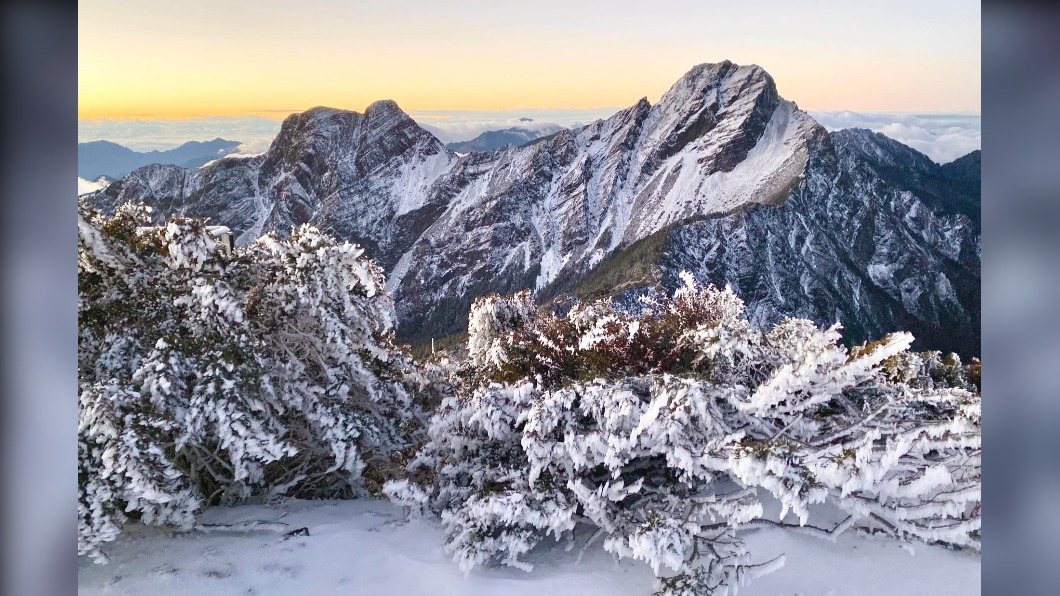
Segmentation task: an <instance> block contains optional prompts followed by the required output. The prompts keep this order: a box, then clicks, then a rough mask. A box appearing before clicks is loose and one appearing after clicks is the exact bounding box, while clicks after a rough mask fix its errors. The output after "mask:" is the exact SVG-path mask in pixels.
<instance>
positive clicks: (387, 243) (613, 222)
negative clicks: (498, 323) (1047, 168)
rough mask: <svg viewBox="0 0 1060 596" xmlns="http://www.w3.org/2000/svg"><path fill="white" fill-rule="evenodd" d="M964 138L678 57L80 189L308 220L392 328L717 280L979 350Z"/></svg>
mask: <svg viewBox="0 0 1060 596" xmlns="http://www.w3.org/2000/svg"><path fill="white" fill-rule="evenodd" d="M977 164H978V157H977V156H976V155H971V156H966V157H965V158H961V160H957V162H954V163H953V164H946V165H943V166H939V165H937V164H934V163H933V162H931V160H930V159H927V158H926V156H924V155H923V154H921V153H919V152H917V151H915V150H913V149H911V148H909V147H906V146H905V145H902V144H901V143H897V142H896V141H893V140H891V139H889V138H888V137H885V136H883V135H878V134H877V133H872V132H870V131H866V130H858V129H851V130H844V131H837V132H834V133H831V134H830V133H828V132H827V131H826V130H825V129H824V128H823V127H821V126H820V125H818V124H817V123H816V122H815V121H814V120H813V118H812V117H810V116H809V115H808V114H806V113H805V112H802V111H801V110H799V109H798V107H797V106H796V105H795V104H794V103H793V102H790V101H787V100H784V99H783V98H781V97H780V96H779V95H778V94H777V91H776V86H775V83H774V82H773V79H772V77H770V76H769V75H768V73H766V72H765V71H764V70H762V69H761V68H760V67H758V66H753V65H752V66H738V65H735V64H732V63H731V62H728V61H724V62H720V63H716V64H701V65H698V66H696V67H694V68H692V69H691V70H690V71H689V72H688V73H686V74H685V75H684V76H683V77H682V78H681V79H680V80H678V81H677V82H676V83H675V84H674V85H673V86H672V87H671V88H670V90H669V91H667V92H666V93H665V94H664V95H663V96H662V98H660V100H659V102H658V103H656V104H655V105H651V104H650V103H649V102H648V101H647V100H646V99H642V100H641V101H639V102H638V103H637V104H635V105H634V106H632V107H630V108H628V109H626V110H622V111H620V112H618V113H616V114H615V115H614V116H611V117H610V118H607V119H604V120H598V121H596V122H593V123H591V124H589V125H588V126H585V127H583V128H580V129H578V130H576V131H572V130H561V131H559V132H557V133H555V134H553V135H551V136H549V137H546V138H543V139H540V140H538V141H536V142H533V143H530V144H527V145H522V146H508V147H506V148H503V149H495V150H492V151H487V152H475V153H470V154H468V155H465V156H462V157H461V156H458V155H457V154H456V153H455V152H453V151H452V150H451V149H449V148H447V147H446V146H445V145H443V144H442V143H441V142H440V141H438V139H437V138H435V137H434V136H433V135H431V134H430V133H429V132H427V131H425V130H423V129H422V128H421V127H419V126H418V125H417V124H416V123H415V122H414V121H413V120H412V119H411V118H409V117H408V116H407V115H406V114H405V113H404V112H403V111H401V110H400V108H398V106H397V104H395V103H394V102H392V101H388V100H387V101H380V102H376V103H373V104H372V105H370V106H369V107H368V108H367V109H366V110H365V112H364V113H363V114H361V113H357V112H350V111H345V110H336V109H331V108H313V109H311V110H309V111H307V112H304V113H302V114H295V115H292V116H290V117H289V118H287V119H286V120H285V121H284V123H283V125H282V127H281V131H280V133H279V135H278V136H277V137H276V139H275V140H274V141H273V143H272V146H271V147H270V148H269V150H268V151H267V152H266V153H265V154H263V155H260V156H255V157H247V158H235V157H229V158H225V159H221V160H219V161H217V162H216V163H214V164H211V165H209V166H206V167H204V168H201V169H197V170H189V169H184V168H180V167H176V166H147V167H144V168H141V169H139V170H136V171H134V172H132V173H131V174H130V175H129V176H127V177H125V178H124V179H122V180H120V181H118V182H117V183H115V184H112V185H111V186H109V187H107V188H106V189H103V190H101V191H99V192H97V193H94V194H92V195H88V200H89V201H90V202H92V203H94V204H96V205H97V206H99V207H100V208H102V209H104V210H106V211H110V210H113V209H114V208H115V207H116V206H117V205H119V204H121V203H123V202H125V201H129V200H132V201H141V202H146V203H148V204H151V205H152V206H154V207H155V212H154V213H155V217H156V218H158V220H159V221H161V220H163V219H164V218H166V217H168V216H170V215H185V216H195V217H210V218H211V220H212V221H213V222H214V223H218V224H224V225H227V226H229V227H230V228H232V229H233V231H234V232H235V234H236V235H237V236H238V238H237V243H240V244H244V243H247V242H250V241H252V240H253V239H255V238H257V237H258V236H259V235H260V234H262V233H263V232H267V231H277V232H279V233H287V232H289V231H290V230H291V229H292V227H293V226H296V225H298V224H301V223H310V224H313V225H315V226H317V227H319V228H321V229H324V230H325V231H327V232H329V233H331V234H333V235H335V236H336V237H338V238H341V239H345V240H350V241H354V242H358V243H360V244H362V245H363V246H365V247H366V250H367V251H368V254H369V256H371V257H372V258H373V259H375V260H376V261H377V262H378V263H379V264H380V265H381V266H382V267H383V268H384V269H385V271H386V272H387V288H388V290H389V291H390V292H391V293H392V294H393V295H394V297H395V304H396V309H397V315H398V324H399V326H398V332H399V336H400V337H401V338H404V339H408V340H416V339H427V338H431V337H442V336H445V335H448V334H452V333H455V332H458V331H462V330H464V329H466V324H467V312H468V308H469V307H470V304H471V302H472V301H473V300H474V298H475V297H477V296H481V295H483V294H486V293H488V292H492V291H496V292H501V293H509V292H513V291H517V290H521V289H524V288H530V289H533V290H534V291H535V293H536V294H537V295H538V298H539V300H541V301H543V302H544V301H548V300H552V299H560V298H562V297H563V296H567V295H572V296H574V297H575V298H576V299H582V298H592V297H598V296H613V297H615V298H616V299H617V300H619V301H620V302H623V303H628V304H630V305H632V304H634V303H635V300H636V298H637V297H638V296H642V295H645V294H650V293H652V292H658V291H669V290H672V288H673V286H674V285H675V283H676V280H677V273H678V272H680V271H681V270H688V271H691V272H692V273H693V274H694V275H695V276H696V277H697V278H698V279H699V280H700V281H702V282H711V283H716V284H729V285H731V286H732V287H733V288H734V290H736V291H737V293H738V294H739V295H740V296H741V297H742V298H743V299H744V300H745V302H746V303H747V307H748V311H749V314H750V315H751V317H752V320H754V321H756V322H759V323H763V324H768V323H772V322H776V321H777V320H779V319H781V318H783V317H785V316H800V317H806V318H810V319H812V320H814V321H815V322H817V323H819V324H831V323H833V322H836V321H841V322H842V323H843V325H844V327H845V333H846V337H847V338H848V339H849V340H850V341H855V342H856V341H863V340H868V339H875V338H878V337H879V336H881V335H882V334H884V333H887V332H889V331H895V330H899V329H909V330H911V331H913V332H914V334H915V335H916V336H917V338H918V340H917V343H916V346H917V347H918V348H920V349H926V348H932V349H942V350H947V351H948V350H954V351H957V352H959V353H961V354H962V355H978V353H979V316H980V307H979V293H980V292H979V288H980V273H979V262H980V253H979V243H980V237H979V231H978V230H979V217H978V205H979V196H978V193H977V192H975V189H977V188H978V167H977Z"/></svg>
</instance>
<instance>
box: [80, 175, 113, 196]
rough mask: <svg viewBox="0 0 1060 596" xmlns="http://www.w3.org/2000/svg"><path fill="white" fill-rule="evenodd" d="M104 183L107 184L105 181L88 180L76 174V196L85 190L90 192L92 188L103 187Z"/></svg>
mask: <svg viewBox="0 0 1060 596" xmlns="http://www.w3.org/2000/svg"><path fill="white" fill-rule="evenodd" d="M106 185H107V183H106V182H100V181H98V180H97V181H96V182H91V181H89V180H85V179H84V178H81V177H80V176H78V178H77V196H81V195H83V194H85V193H86V192H92V191H94V190H99V189H101V188H103V187H104V186H106Z"/></svg>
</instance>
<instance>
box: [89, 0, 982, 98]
mask: <svg viewBox="0 0 1060 596" xmlns="http://www.w3.org/2000/svg"><path fill="white" fill-rule="evenodd" d="M724 59H729V60H732V61H733V62H736V63H738V64H747V63H755V64H759V65H761V66H762V67H764V68H765V69H766V70H767V71H768V72H769V73H770V74H772V75H773V78H774V79H775V80H776V82H777V87H778V89H779V91H780V93H781V95H783V96H784V97H786V98H788V99H791V100H794V101H796V102H797V103H798V104H799V106H800V107H801V108H803V109H809V110H837V109H843V110H854V111H873V110H881V111H882V110H891V111H925V112H928V111H930V112H978V111H980V109H981V104H980V89H981V78H980V5H979V3H978V2H968V1H933V2H911V1H906V0H891V1H888V2H878V1H861V2H841V1H830V2H820V1H812V0H803V1H798V2H791V1H748V2H732V1H727V2H710V1H703V0H700V1H696V2H685V1H677V0H671V1H663V2H644V1H643V0H638V1H627V0H612V1H609V2H588V1H585V2H576V1H573V0H567V1H553V0H544V1H538V2H501V1H499V0H494V1H490V2H486V1H472V0H464V1H436V2H414V1H408V0H392V1H389V2H351V1H346V2H343V1H337V0H307V1H302V2H278V1H273V0H255V1H247V0H220V1H218V0H214V1H210V2H207V1H202V0H185V1H180V2H174V1H156V0H139V1H137V2H128V1H125V0H121V1H118V0H90V1H82V2H79V3H78V117H79V118H82V119H96V118H188V117H196V116H207V115H240V114H261V115H267V116H269V115H272V116H275V117H282V116H285V115H286V114H288V113H290V112H292V111H301V110H304V109H306V108H309V107H312V106H315V105H328V106H334V107H341V108H348V109H355V110H361V109H363V108H364V106H366V105H368V104H369V103H371V102H372V101H374V100H377V99H382V98H390V99H394V100H396V101H397V102H398V103H399V104H400V105H401V107H402V108H404V109H406V110H511V109H519V108H600V107H624V106H628V105H631V104H633V103H634V102H636V101H637V100H638V99H639V98H641V97H644V96H647V97H648V99H649V101H652V102H654V101H655V100H657V99H658V98H659V96H660V95H661V94H662V93H663V92H664V91H665V90H666V89H667V88H668V87H669V86H670V85H671V84H672V83H673V82H674V81H676V80H677V78H678V77H680V76H681V74H683V73H684V72H685V71H687V70H688V69H689V68H690V67H691V66H693V65H694V64H698V63H701V62H717V61H721V60H724Z"/></svg>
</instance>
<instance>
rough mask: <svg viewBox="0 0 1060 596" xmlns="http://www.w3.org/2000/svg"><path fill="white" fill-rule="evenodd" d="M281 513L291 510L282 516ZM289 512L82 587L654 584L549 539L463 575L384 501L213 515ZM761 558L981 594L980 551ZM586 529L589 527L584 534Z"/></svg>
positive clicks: (159, 536)
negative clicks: (525, 564)
mask: <svg viewBox="0 0 1060 596" xmlns="http://www.w3.org/2000/svg"><path fill="white" fill-rule="evenodd" d="M281 516H282V517H281ZM252 520H259V521H274V520H276V521H280V522H282V523H284V524H287V528H286V529H287V530H296V529H298V528H302V527H305V528H308V531H309V535H308V536H292V537H286V536H285V535H284V532H283V531H269V530H263V531H256V532H244V533H239V532H231V531H229V532H210V533H203V532H190V533H183V534H182V533H175V534H174V533H170V532H166V531H162V530H158V529H154V528H130V529H128V530H127V531H126V532H125V533H123V535H122V537H121V538H120V539H119V541H118V542H117V543H115V544H113V545H110V546H109V547H108V548H107V549H106V550H107V552H108V554H109V555H110V557H111V562H110V563H109V564H107V565H96V564H94V563H92V562H91V561H90V560H88V559H87V558H86V557H81V559H80V561H79V567H78V588H79V590H78V592H79V593H80V594H82V595H90V594H153V595H161V594H211V595H212V594H218V595H222V594H238V595H264V594H306V595H318V594H320V595H323V594H365V595H377V594H378V595H386V596H400V595H421V594H422V595H431V596H435V595H446V594H461V595H464V594H468V595H471V594H481V595H490V596H520V595H524V594H525V595H527V596H531V595H534V596H538V595H542V596H568V595H569V596H573V595H590V594H592V595H630V596H647V595H649V594H651V592H652V573H651V570H650V569H649V568H648V567H647V565H645V564H643V563H639V562H635V561H628V560H624V561H621V562H617V563H616V562H615V560H614V559H613V558H612V556H611V555H610V554H608V553H606V552H604V551H603V550H602V549H600V548H594V549H590V550H589V551H587V552H586V553H585V554H584V556H583V557H582V560H581V561H580V562H578V555H579V552H580V550H581V548H580V544H578V545H577V546H575V548H573V549H572V550H570V551H569V552H566V551H565V548H564V547H565V546H567V545H566V544H560V545H556V546H552V547H550V548H545V549H540V550H539V551H536V552H533V553H531V554H530V555H531V556H529V557H527V560H528V561H531V562H533V563H534V565H535V568H534V570H533V572H532V573H525V572H522V571H519V570H516V569H508V568H491V569H480V568H478V569H475V570H473V571H472V572H471V573H470V575H468V576H466V577H465V576H464V574H462V573H461V572H460V571H459V569H457V567H456V565H455V564H454V563H452V562H451V561H450V560H449V558H448V557H447V556H446V555H445V553H444V552H443V551H442V542H443V536H442V531H441V529H440V528H439V527H438V526H436V525H435V524H433V523H432V522H430V521H427V520H422V519H411V520H408V521H405V520H404V517H403V515H402V511H401V509H400V508H398V507H395V506H394V505H392V504H390V503H388V502H385V501H289V502H286V503H284V504H282V505H278V506H274V507H265V506H245V507H236V508H230V509H212V510H209V511H207V512H206V513H205V514H204V516H203V519H202V523H204V524H210V523H224V524H237V523H239V522H244V521H252ZM744 537H745V539H746V542H747V545H748V547H749V549H750V550H751V552H752V553H754V556H755V558H756V560H762V561H764V560H768V559H770V558H772V557H774V556H776V555H778V554H781V553H784V554H785V555H786V557H787V564H786V565H785V566H784V567H783V568H782V569H780V570H779V571H777V572H776V573H773V574H772V575H768V576H765V577H762V578H759V579H757V580H755V581H753V582H752V583H751V584H749V585H747V586H746V587H742V588H740V590H739V593H740V594H741V595H743V596H753V595H756V594H757V595H766V594H768V595H781V594H784V595H792V596H794V595H796V594H798V595H802V596H811V595H814V596H818V595H826V594H834V595H844V596H852V595H862V594H864V595H885V594H895V595H902V596H912V595H916V594H924V595H932V596H939V595H944V594H954V595H962V596H963V595H967V594H979V593H980V585H979V584H980V559H979V557H978V556H977V555H974V554H969V553H961V552H954V551H950V550H947V549H944V548H938V547H929V546H926V545H917V546H916V547H915V548H911V547H909V546H908V545H906V546H904V547H903V546H901V545H899V544H896V543H894V542H891V541H885V540H874V539H872V538H869V537H865V536H855V535H844V536H841V537H840V538H839V539H838V540H837V541H836V542H835V543H831V542H828V541H826V540H822V539H820V538H816V537H813V536H807V535H801V534H795V533H792V532H790V531H785V530H779V529H766V530H758V531H753V532H748V533H746V534H745V536H744ZM586 538H587V536H582V540H585V539H586Z"/></svg>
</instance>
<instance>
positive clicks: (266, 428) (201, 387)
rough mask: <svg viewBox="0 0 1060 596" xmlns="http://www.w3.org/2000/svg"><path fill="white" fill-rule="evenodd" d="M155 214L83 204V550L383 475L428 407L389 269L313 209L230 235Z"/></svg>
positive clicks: (368, 484) (343, 492)
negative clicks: (243, 238)
mask: <svg viewBox="0 0 1060 596" xmlns="http://www.w3.org/2000/svg"><path fill="white" fill-rule="evenodd" d="M149 220H150V214H149V208H146V207H144V206H135V205H125V206H122V207H120V208H119V209H118V210H117V212H116V214H115V215H114V216H113V217H112V218H108V217H105V216H103V215H101V214H99V213H98V212H97V211H95V210H94V209H93V208H92V207H90V206H89V205H88V204H87V203H85V202H80V203H79V207H78V333H79V337H78V382H79V389H78V404H79V408H78V489H79V494H78V553H79V554H88V555H91V556H92V557H93V558H95V559H96V560H101V561H102V560H105V559H106V557H105V555H104V554H103V552H102V551H101V549H100V547H101V545H102V544H103V543H105V542H107V541H110V540H113V539H114V538H115V537H116V536H117V535H118V533H119V532H120V530H121V527H122V525H123V523H125V522H126V521H128V520H130V519H132V520H139V521H141V522H143V523H146V524H158V525H162V524H166V525H174V526H177V527H180V528H185V529H187V528H191V527H193V526H194V523H195V516H196V513H197V512H198V511H199V510H200V509H201V508H202V507H204V506H207V505H215V504H230V503H236V502H241V501H245V500H246V499H248V498H250V497H255V498H269V497H271V496H276V495H284V494H288V495H297V496H304V497H349V496H356V495H358V494H363V493H369V492H375V491H377V490H378V487H379V483H380V482H381V480H380V479H381V478H382V477H383V476H381V474H384V471H385V470H386V469H387V468H388V466H393V464H392V463H391V461H390V459H391V458H392V457H395V456H396V454H397V453H398V451H399V450H400V449H402V448H404V447H406V446H408V444H409V441H410V437H413V436H415V432H416V431H415V429H416V428H417V426H420V424H421V423H420V417H419V416H418V415H417V412H418V411H420V410H418V406H417V405H416V403H414V400H413V397H412V396H413V393H412V389H413V384H414V383H417V382H419V379H421V375H419V373H416V372H415V370H413V369H411V368H410V367H411V360H410V358H409V357H408V356H407V355H406V354H405V353H404V352H402V351H401V350H399V349H398V348H397V347H396V346H395V344H394V343H393V339H392V337H393V330H392V329H393V320H394V309H393V303H392V301H391V299H390V297H389V296H388V295H387V294H386V293H385V292H383V284H384V279H383V275H382V272H381V271H380V269H379V268H378V267H376V266H375V265H374V264H373V263H372V262H371V261H369V260H368V259H367V258H365V257H364V256H363V254H362V253H363V251H362V249H361V248H359V247H357V246H355V245H351V244H347V243H341V244H340V243H336V242H334V241H333V240H331V239H329V238H328V237H327V236H325V235H323V234H321V233H320V232H318V231H316V230H315V229H313V228H310V227H308V226H302V227H299V228H297V229H296V230H294V231H293V233H291V234H290V236H289V237H287V238H284V239H281V238H279V237H277V236H275V235H267V236H264V237H262V238H260V239H259V240H257V241H256V242H254V243H252V244H250V245H248V246H246V247H244V248H240V249H237V250H235V251H234V252H230V251H229V250H227V247H225V246H223V245H222V244H221V243H219V242H217V241H216V239H215V238H214V236H213V235H212V234H211V233H210V230H208V229H207V228H206V226H205V222H204V221H203V220H195V219H173V220H171V221H169V222H168V223H167V224H165V225H163V226H158V227H146V223H147V222H148V221H149ZM372 478H375V479H376V480H374V483H375V485H374V487H373V486H372V482H373V481H371V480H369V479H372Z"/></svg>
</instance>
